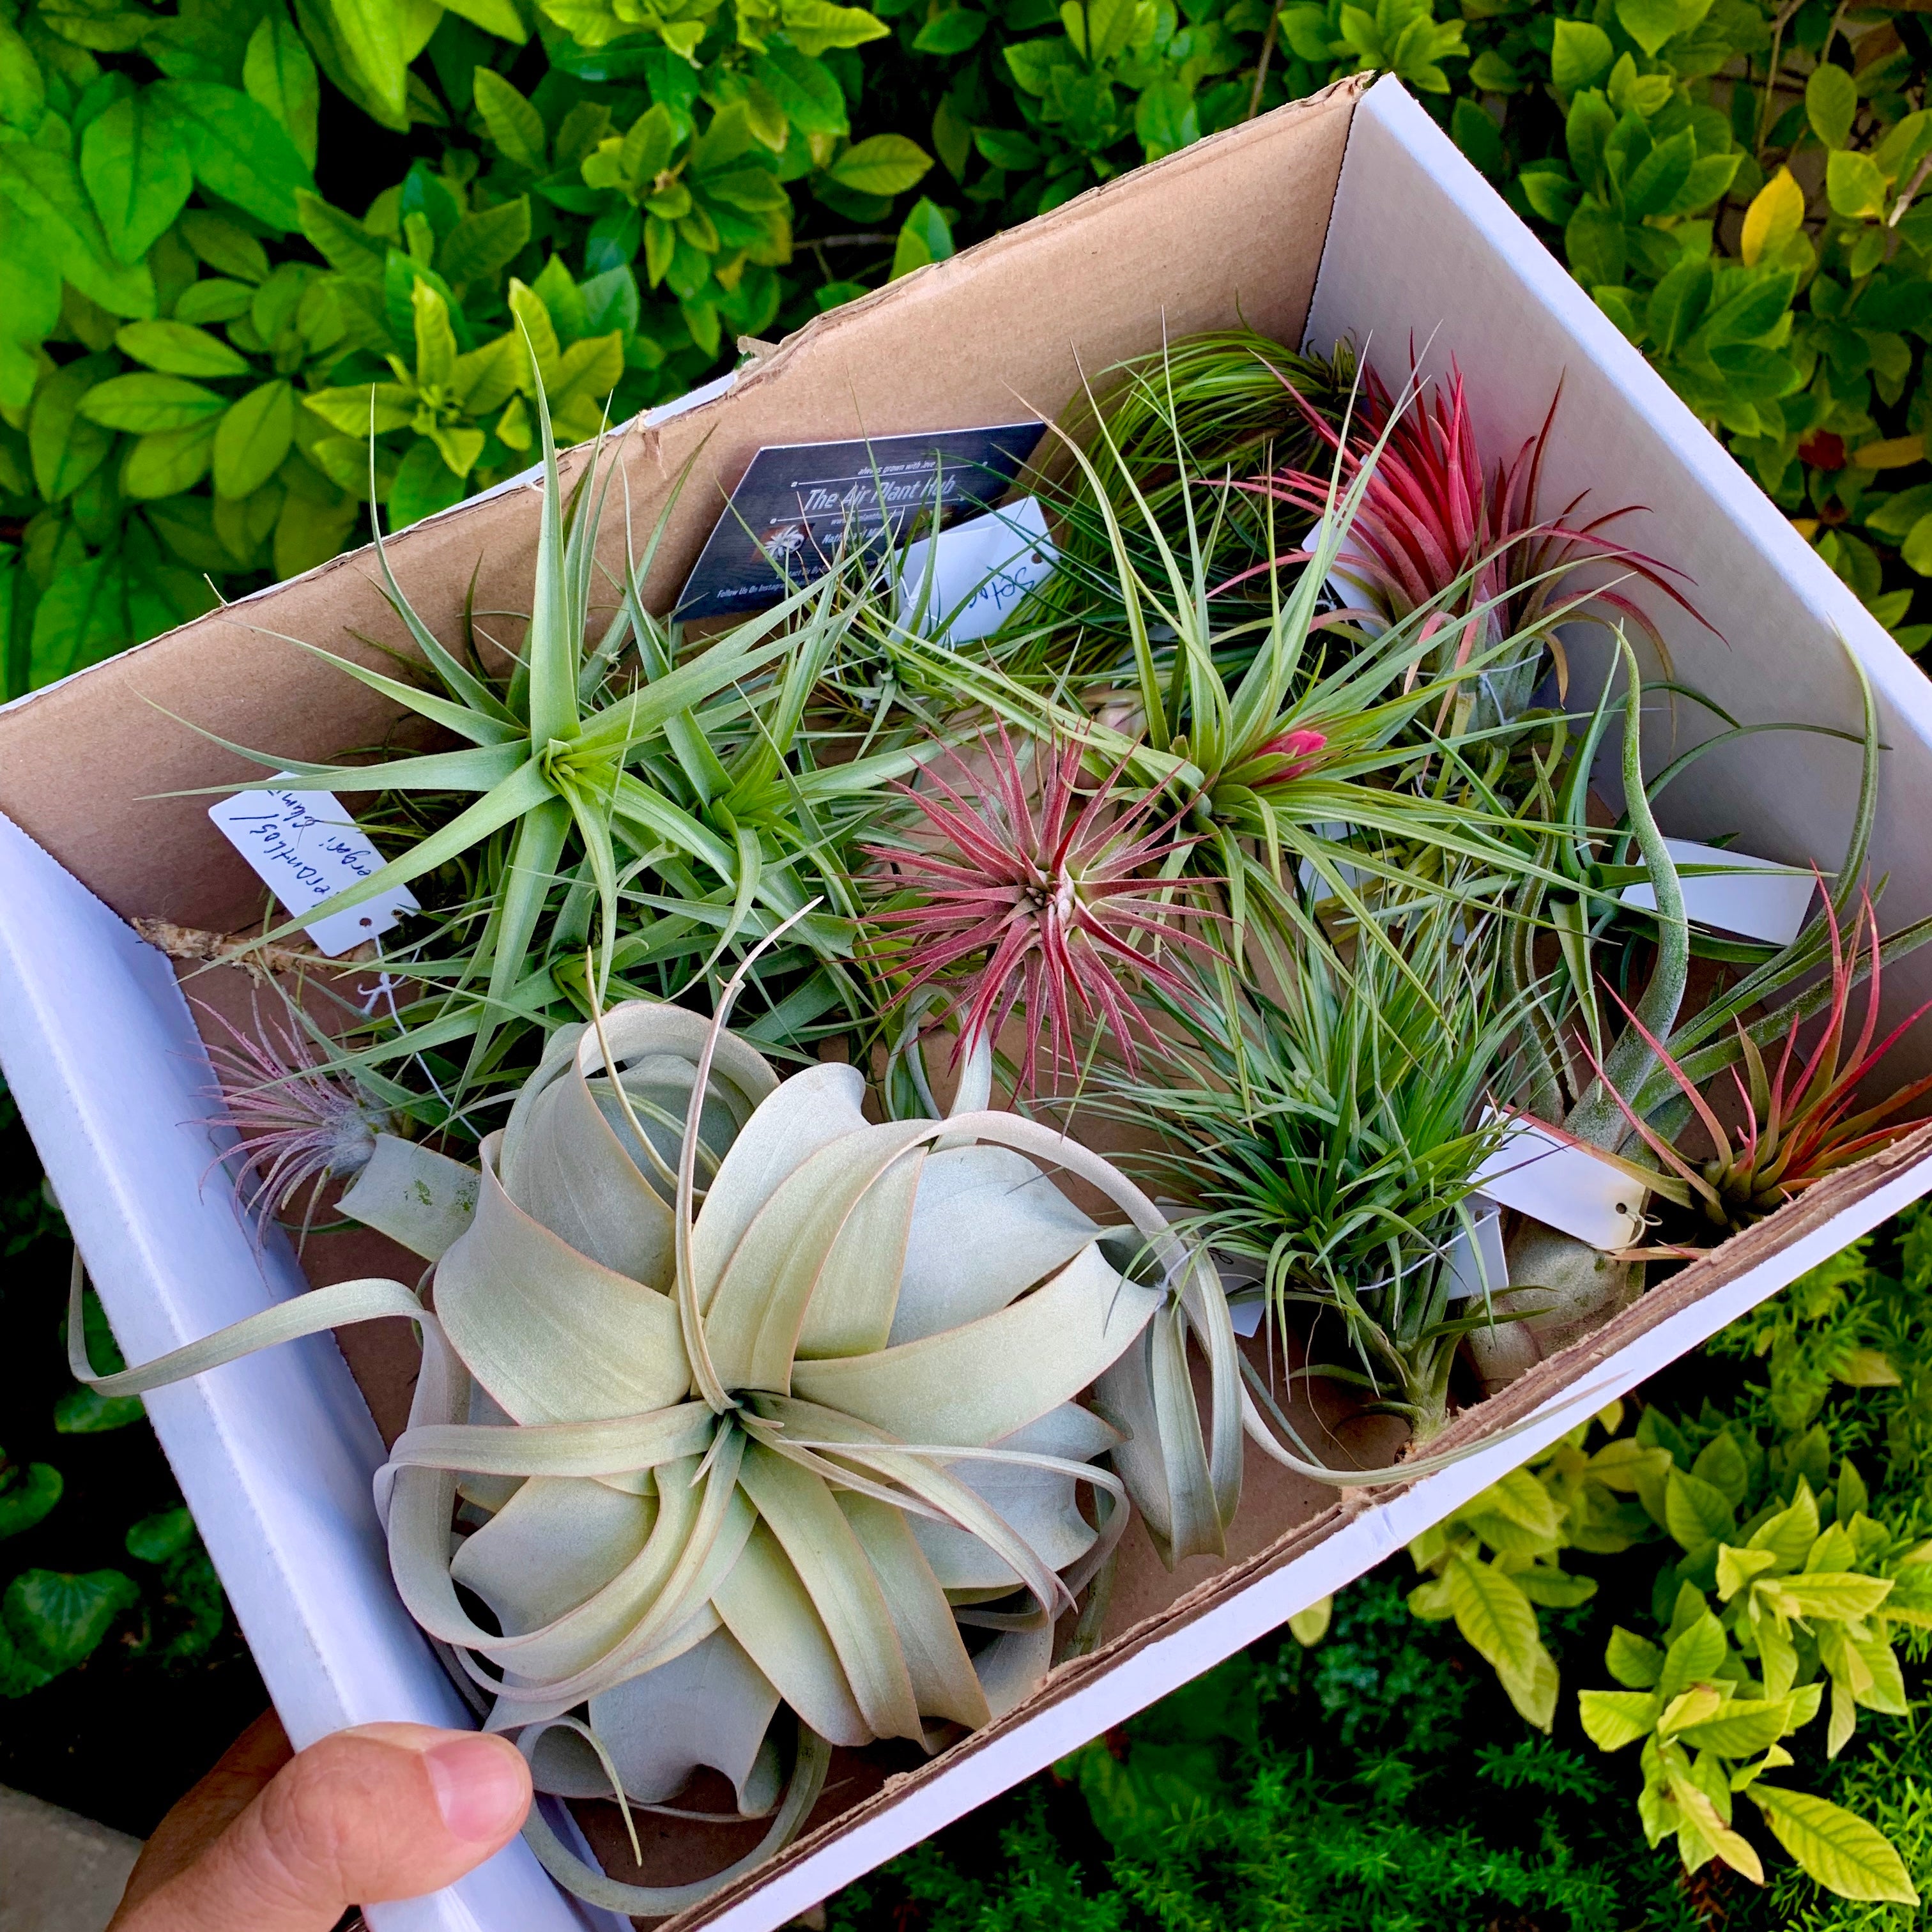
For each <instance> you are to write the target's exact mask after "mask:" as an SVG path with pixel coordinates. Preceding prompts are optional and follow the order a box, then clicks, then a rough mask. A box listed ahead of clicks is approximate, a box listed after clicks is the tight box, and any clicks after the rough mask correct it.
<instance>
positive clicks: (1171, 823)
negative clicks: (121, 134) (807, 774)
mask: <svg viewBox="0 0 1932 1932" xmlns="http://www.w3.org/2000/svg"><path fill="white" fill-rule="evenodd" d="M1027 749H1028V753H1029V754H1030V755H1029V756H1028V757H1027V759H1026V760H1025V764H1024V765H1023V764H1022V757H1021V755H1020V754H1019V753H1018V752H1016V751H1015V749H1014V747H1013V741H1012V739H1011V738H1010V737H1009V736H1008V735H1007V731H1006V730H1005V728H1004V727H1000V728H999V729H998V730H997V731H996V732H995V733H989V734H988V735H987V736H983V738H982V739H980V741H979V743H978V745H977V747H976V748H975V751H974V757H973V761H972V762H969V761H968V758H967V757H962V756H961V755H960V754H958V753H957V752H953V753H950V754H949V756H948V758H947V763H950V766H951V767H952V768H953V772H954V773H955V775H956V778H957V780H958V782H957V783H954V782H953V780H951V779H949V778H947V776H946V775H945V773H944V771H943V770H942V769H941V767H940V766H939V765H938V764H936V763H935V764H932V765H929V766H927V767H926V771H925V772H924V774H923V775H922V781H921V784H922V787H924V788H919V787H913V786H909V785H901V786H900V787H898V790H900V792H901V793H902V795H903V796H904V797H905V798H906V799H907V800H908V801H909V802H910V803H911V804H912V805H913V806H914V807H915V808H916V810H917V811H918V813H919V817H920V819H921V820H922V823H921V824H920V825H919V827H918V828H917V830H916V833H915V835H914V836H913V837H912V838H909V839H901V840H900V841H896V842H895V843H893V844H872V845H868V846H867V847H865V852H866V853H867V855H868V857H870V858H871V859H872V861H873V862H874V866H875V868H877V869H876V871H875V873H874V883H875V885H876V886H877V888H878V889H879V890H880V892H881V893H882V894H883V895H886V896H885V897H884V898H883V901H882V903H880V904H879V905H878V907H877V909H875V910H874V911H872V912H871V914H870V915H869V916H868V924H869V925H870V926H871V927H872V928H873V929H874V932H876V933H877V934H878V935H880V938H881V942H882V943H881V944H880V945H879V946H878V947H877V948H876V949H875V950H876V951H877V955H878V957H879V962H880V964H881V965H885V966H886V967H888V968H889V969H891V970H892V971H893V973H894V974H895V977H900V976H902V978H901V984H900V986H899V989H898V992H897V993H896V995H895V999H896V1000H898V1001H907V1000H910V999H912V998H915V997H916V995H918V994H919V992H920V991H921V989H923V988H926V987H927V986H932V985H934V984H935V983H938V985H939V986H942V987H943V988H944V989H946V990H947V993H948V995H949V996H950V1005H951V1007H952V1009H953V1013H954V1014H955V1015H956V1016H958V1017H959V1042H958V1046H957V1047H956V1055H957V1054H959V1053H962V1052H971V1050H972V1049H973V1047H974V1046H975V1045H976V1044H977V1043H979V1042H981V1041H986V1042H988V1043H992V1042H995V1041H997V1040H998V1037H999V1035H1000V1033H1001V1029H1002V1028H1003V1027H1004V1025H1005V1024H1006V1022H1007V1019H1008V1017H1009V1016H1010V1015H1011V1014H1012V1013H1013V1010H1014V1008H1015V1007H1016V1005H1017V1006H1018V1007H1020V1008H1022V1010H1024V1012H1025V1016H1026V1048H1025V1055H1024V1058H1023V1059H1022V1063H1021V1079H1022V1086H1023V1088H1025V1090H1026V1091H1032V1089H1033V1088H1034V1085H1035V1084H1036V1079H1037V1074H1038V1073H1039V1070H1040V1039H1041V1035H1042V1033H1043V1031H1044V1032H1045V1033H1046V1035H1047V1038H1048V1041H1049V1051H1050V1059H1051V1062H1052V1065H1053V1066H1054V1067H1056V1068H1058V1067H1065V1068H1067V1069H1068V1070H1070V1071H1071V1072H1077V1070H1078V1068H1079V1065H1080V1060H1081V1054H1080V1046H1081V1036H1082V1034H1083V1033H1084V1034H1086V1035H1088V1037H1089V1039H1090V1041H1091V1040H1092V1039H1094V1038H1097V1037H1102V1036H1104V1037H1108V1038H1110V1039H1111V1040H1112V1043H1113V1044H1114V1046H1115V1049H1116V1050H1117V1051H1118V1052H1119V1053H1120V1055H1121V1057H1122V1058H1123V1059H1124V1061H1125V1062H1126V1064H1127V1066H1128V1067H1130V1068H1132V1067H1134V1066H1136V1064H1137V1060H1136V1041H1135V1036H1136V1034H1139V1035H1140V1036H1141V1037H1142V1039H1146V1038H1148V1037H1151V1033H1152V1028H1151V1025H1150V1022H1149V1021H1148V1017H1147V1016H1146V1014H1145V1013H1144V1012H1143V1011H1142V1009H1141V1007H1139V1004H1137V1003H1136V1000H1135V998H1134V996H1133V991H1132V990H1131V989H1132V986H1133V984H1134V983H1135V982H1136V981H1139V982H1140V983H1144V984H1145V985H1147V986H1154V987H1158V988H1160V989H1162V990H1163V991H1164V992H1166V993H1167V994H1169V995H1170V997H1173V998H1184V997H1185V996H1186V995H1187V991H1188V983H1187V981H1186V980H1184V979H1183V978H1182V977H1181V975H1180V974H1178V972H1177V971H1175V968H1174V967H1173V965H1172V964H1171V963H1169V960H1168V959H1166V958H1164V957H1163V952H1164V951H1166V950H1175V951H1191V952H1193V953H1197V954H1199V955H1201V956H1210V955H1211V953H1212V950H1213V949H1212V948H1211V947H1210V946H1209V944H1208V942H1207V941H1205V939H1204V938H1202V936H1201V935H1200V934H1199V933H1198V932H1194V931H1193V930H1190V926H1189V925H1188V923H1187V922H1188V921H1189V920H1190V919H1196V918H1198V917H1199V909H1198V907H1196V906H1195V905H1194V904H1192V903H1190V899H1191V896H1192V892H1191V888H1190V887H1187V886H1183V887H1181V888H1179V889H1177V888H1176V887H1175V885H1174V884H1173V883H1172V872H1173V871H1174V870H1175V868H1177V867H1178V864H1179V862H1180V861H1181V859H1182V858H1183V857H1184V855H1185V853H1187V849H1188V847H1190V845H1191V844H1193V842H1194V836H1193V835H1187V834H1185V833H1184V832H1183V831H1182V829H1181V820H1182V818H1183V817H1184V814H1177V813H1175V812H1172V811H1167V812H1166V815H1164V816H1163V801H1162V800H1161V799H1160V796H1159V795H1158V794H1157V793H1140V794H1139V796H1133V795H1130V796H1127V798H1126V799H1123V798H1122V797H1121V794H1120V793H1119V792H1118V790H1117V789H1116V786H1117V782H1118V779H1119V778H1120V775H1121V773H1120V770H1119V769H1118V767H1117V768H1116V769H1115V771H1114V772H1112V774H1110V775H1109V777H1108V778H1106V779H1104V780H1103V781H1101V782H1100V783H1098V784H1091V785H1089V784H1084V783H1083V781H1082V769H1081V746H1080V744H1079V741H1078V740H1077V739H1070V740H1068V741H1067V742H1064V744H1060V745H1052V744H1040V745H1032V744H1029V745H1028V747H1027ZM921 834H922V835H924V836H923V837H922V836H920V835H921Z"/></svg>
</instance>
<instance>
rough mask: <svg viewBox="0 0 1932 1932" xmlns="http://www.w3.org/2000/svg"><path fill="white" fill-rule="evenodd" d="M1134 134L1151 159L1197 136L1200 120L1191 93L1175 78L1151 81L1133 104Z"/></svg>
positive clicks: (1191, 140) (1173, 149)
mask: <svg viewBox="0 0 1932 1932" xmlns="http://www.w3.org/2000/svg"><path fill="white" fill-rule="evenodd" d="M1134 133H1135V136H1136V139H1139V142H1140V144H1141V147H1142V151H1144V152H1145V154H1146V156H1147V158H1148V160H1151V161H1157V160H1160V157H1161V156H1162V155H1163V154H1173V153H1175V151H1177V150H1178V149H1179V148H1184V147H1186V146H1187V145H1188V144H1189V143H1190V142H1193V141H1195V140H1198V139H1199V138H1200V134H1201V124H1200V121H1199V117H1198V116H1197V115H1196V112H1195V107H1194V97H1193V95H1192V94H1190V92H1188V90H1187V89H1186V88H1185V87H1184V86H1182V85H1181V83H1180V82H1179V81H1178V80H1166V79H1165V78H1163V79H1161V80H1154V81H1151V82H1150V83H1148V85H1147V86H1145V88H1143V89H1142V90H1141V98H1140V99H1139V101H1137V102H1136V104H1135V106H1134Z"/></svg>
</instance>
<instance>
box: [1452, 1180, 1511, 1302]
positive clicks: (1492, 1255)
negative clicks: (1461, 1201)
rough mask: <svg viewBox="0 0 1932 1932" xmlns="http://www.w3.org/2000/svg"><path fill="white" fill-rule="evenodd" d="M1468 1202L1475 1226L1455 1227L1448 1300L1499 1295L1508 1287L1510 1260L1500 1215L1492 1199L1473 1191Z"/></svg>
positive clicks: (1464, 1299) (1470, 1216) (1465, 1299)
mask: <svg viewBox="0 0 1932 1932" xmlns="http://www.w3.org/2000/svg"><path fill="white" fill-rule="evenodd" d="M1468 1205H1469V1218H1470V1220H1472V1222H1473V1223H1475V1226H1474V1229H1473V1230H1472V1229H1469V1228H1458V1229H1457V1231H1456V1238H1455V1239H1454V1241H1451V1243H1450V1244H1449V1255H1448V1261H1449V1277H1450V1280H1451V1283H1452V1284H1453V1285H1452V1286H1451V1289H1450V1290H1449V1299H1450V1300H1451V1301H1469V1299H1470V1298H1471V1297H1472V1296H1479V1295H1482V1294H1484V1292H1487V1293H1489V1294H1490V1295H1500V1294H1501V1293H1502V1291H1503V1290H1504V1289H1505V1288H1507V1287H1508V1286H1509V1262H1508V1259H1506V1258H1505V1256H1504V1253H1503V1217H1502V1215H1501V1214H1500V1213H1499V1212H1498V1211H1497V1209H1496V1204H1495V1203H1494V1202H1491V1201H1489V1200H1487V1199H1485V1198H1484V1196H1481V1195H1480V1194H1472V1196H1470V1197H1469V1204H1468ZM1472 1235H1473V1238H1472Z"/></svg>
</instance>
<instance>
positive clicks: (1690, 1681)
mask: <svg viewBox="0 0 1932 1932" xmlns="http://www.w3.org/2000/svg"><path fill="white" fill-rule="evenodd" d="M1728 1655H1730V1644H1729V1643H1728V1642H1727V1640H1726V1639H1725V1636H1724V1625H1722V1624H1721V1623H1719V1622H1718V1620H1717V1619H1716V1618H1715V1617H1714V1616H1712V1614H1711V1613H1710V1612H1709V1610H1704V1611H1703V1612H1702V1613H1700V1615H1699V1616H1698V1617H1697V1619H1696V1621H1695V1622H1693V1623H1692V1624H1691V1625H1690V1626H1689V1627H1688V1628H1687V1629H1685V1630H1684V1631H1682V1632H1681V1633H1680V1634H1679V1635H1677V1636H1676V1637H1673V1638H1672V1639H1671V1640H1670V1649H1667V1651H1666V1652H1664V1668H1663V1670H1662V1671H1661V1673H1659V1674H1658V1680H1657V1694H1658V1697H1661V1698H1662V1699H1663V1700H1664V1702H1665V1703H1670V1700H1672V1699H1673V1698H1674V1697H1677V1696H1679V1694H1681V1693H1682V1692H1683V1691H1687V1690H1688V1689H1689V1688H1690V1687H1691V1685H1694V1684H1700V1683H1704V1682H1709V1681H1711V1680H1712V1679H1715V1677H1716V1676H1717V1674H1718V1670H1719V1667H1721V1665H1722V1664H1723V1663H1724V1659H1725V1658H1727V1656H1728Z"/></svg>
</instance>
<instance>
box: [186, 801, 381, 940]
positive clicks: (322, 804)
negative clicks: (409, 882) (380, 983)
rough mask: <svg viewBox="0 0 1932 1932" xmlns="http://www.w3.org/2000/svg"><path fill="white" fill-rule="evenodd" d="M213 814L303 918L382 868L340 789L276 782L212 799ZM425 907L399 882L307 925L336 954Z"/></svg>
mask: <svg viewBox="0 0 1932 1932" xmlns="http://www.w3.org/2000/svg"><path fill="white" fill-rule="evenodd" d="M208 817H210V818H211V820H213V821H214V826H215V829H216V830H217V831H218V832H220V834H221V835H222V836H223V838H226V840H227V841H228V842H229V844H231V845H233V847H235V849H236V851H238V852H239V853H241V854H242V857H243V858H245V859H247V860H248V862H249V864H250V865H252V866H253V867H254V868H255V870H256V871H257V873H258V874H260V877H261V878H262V880H263V883H265V884H266V886H268V888H269V890H270V891H271V892H273V893H274V894H275V896H276V898H278V899H279V900H281V902H282V904H283V905H284V906H285V907H287V909H288V910H289V911H290V912H291V913H294V914H295V916H296V917H297V918H298V919H299V918H301V916H302V914H303V913H305V912H307V911H308V910H311V908H312V907H316V906H319V905H320V904H321V903H322V902H323V900H324V899H326V898H333V897H334V896H335V894H336V893H338V892H346V891H347V890H348V889H350V887H351V886H357V885H360V884H361V883H362V881H363V880H365V879H366V878H368V877H371V875H372V874H374V873H376V872H377V871H380V870H381V869H382V865H383V855H382V854H381V853H380V852H378V851H377V850H376V848H375V847H374V845H373V844H371V842H370V839H369V835H368V833H367V832H365V831H364V830H363V829H362V827H361V826H359V825H358V824H357V823H356V821H355V820H354V819H353V818H352V817H350V815H349V814H348V813H347V811H345V810H344V808H343V805H342V801H341V799H339V798H338V797H337V796H336V795H335V793H333V792H332V791H297V790H293V788H285V787H283V786H281V785H280V784H275V785H272V786H271V787H267V788H266V789H264V790H260V791H243V792H237V793H236V794H235V796H233V798H224V799H222V800H221V801H220V802H219V803H218V804H215V805H210V806H209V807H208ZM417 909H418V908H417V903H416V895H415V893H413V892H411V891H410V889H409V887H408V886H397V887H396V888H395V890H394V891H392V892H385V893H383V895H381V896H380V898H373V899H368V900H365V901H364V902H363V903H362V904H361V905H356V906H350V907H348V908H347V910H344V911H341V912H334V913H330V914H329V916H327V917H326V919H317V920H316V921H315V922H314V924H313V925H310V926H305V927H304V928H303V930H304V931H305V932H307V933H308V936H309V938H311V939H312V940H314V942H315V944H316V947H317V950H318V951H320V952H322V953H326V954H327V956H329V958H330V959H336V958H338V956H341V954H343V953H347V952H348V951H349V950H350V949H351V948H352V947H357V946H360V945H361V944H362V942H363V941H365V940H368V939H374V938H377V937H379V936H380V935H382V934H383V933H385V932H388V931H389V929H390V928H391V927H392V926H394V925H395V923H396V922H397V921H398V919H401V917H402V916H403V915H404V913H410V912H414V911H416V910H417Z"/></svg>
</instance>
